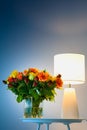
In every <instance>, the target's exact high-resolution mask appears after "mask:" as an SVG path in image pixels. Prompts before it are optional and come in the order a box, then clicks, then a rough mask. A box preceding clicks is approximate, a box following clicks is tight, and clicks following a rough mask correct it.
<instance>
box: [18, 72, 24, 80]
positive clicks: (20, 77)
mask: <svg viewBox="0 0 87 130" xmlns="http://www.w3.org/2000/svg"><path fill="white" fill-rule="evenodd" d="M17 79H19V80H22V79H23V74H22V72H19V73H18V75H17Z"/></svg>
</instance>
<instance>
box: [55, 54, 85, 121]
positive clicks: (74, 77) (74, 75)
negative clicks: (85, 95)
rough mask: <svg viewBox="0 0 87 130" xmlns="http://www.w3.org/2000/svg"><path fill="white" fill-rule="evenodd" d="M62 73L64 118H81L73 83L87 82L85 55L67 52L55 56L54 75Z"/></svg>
mask: <svg viewBox="0 0 87 130" xmlns="http://www.w3.org/2000/svg"><path fill="white" fill-rule="evenodd" d="M58 74H61V75H62V79H63V82H64V84H68V88H65V89H64V95H63V104H62V118H69V119H70V118H71V119H73V118H79V111H78V104H77V99H76V93H75V89H74V88H72V87H71V85H75V84H83V83H84V82H85V56H84V55H82V54H74V53H65V54H58V55H55V56H54V75H58Z"/></svg>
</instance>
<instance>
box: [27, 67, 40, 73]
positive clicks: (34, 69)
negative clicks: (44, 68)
mask: <svg viewBox="0 0 87 130" xmlns="http://www.w3.org/2000/svg"><path fill="white" fill-rule="evenodd" d="M29 72H33V73H38V70H37V69H36V68H30V69H29Z"/></svg>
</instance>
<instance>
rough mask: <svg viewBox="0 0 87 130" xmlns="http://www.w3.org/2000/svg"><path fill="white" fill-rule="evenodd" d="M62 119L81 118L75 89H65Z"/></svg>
mask: <svg viewBox="0 0 87 130" xmlns="http://www.w3.org/2000/svg"><path fill="white" fill-rule="evenodd" d="M62 117H63V118H68V119H70V118H71V119H75V118H79V112H78V105H77V99H76V93H75V89H74V88H65V89H64V96H63V105H62Z"/></svg>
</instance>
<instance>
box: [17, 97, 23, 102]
mask: <svg viewBox="0 0 87 130" xmlns="http://www.w3.org/2000/svg"><path fill="white" fill-rule="evenodd" d="M16 100H17V102H18V103H20V102H22V100H23V96H22V95H18V97H17V99H16Z"/></svg>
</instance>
